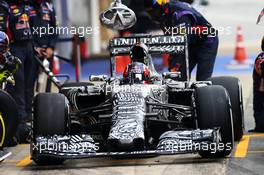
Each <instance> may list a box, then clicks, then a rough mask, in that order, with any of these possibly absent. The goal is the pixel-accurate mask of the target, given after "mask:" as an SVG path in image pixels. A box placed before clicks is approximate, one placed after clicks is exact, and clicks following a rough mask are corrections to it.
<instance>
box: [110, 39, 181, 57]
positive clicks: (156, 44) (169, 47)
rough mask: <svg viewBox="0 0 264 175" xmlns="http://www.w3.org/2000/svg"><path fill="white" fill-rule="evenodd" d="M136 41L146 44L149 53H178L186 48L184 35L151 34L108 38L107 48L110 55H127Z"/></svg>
mask: <svg viewBox="0 0 264 175" xmlns="http://www.w3.org/2000/svg"><path fill="white" fill-rule="evenodd" d="M137 42H140V43H144V44H146V45H147V46H148V49H149V50H148V51H149V54H166V53H167V54H177V53H178V54H180V53H184V52H185V49H186V36H184V35H176V36H151V35H133V36H129V37H120V38H114V39H112V40H110V43H109V50H110V54H111V56H120V55H128V54H129V53H130V49H131V47H132V46H133V45H135V44H136V43H137Z"/></svg>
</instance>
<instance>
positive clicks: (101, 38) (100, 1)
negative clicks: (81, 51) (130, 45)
mask: <svg viewBox="0 0 264 175" xmlns="http://www.w3.org/2000/svg"><path fill="white" fill-rule="evenodd" d="M110 2H111V0H55V1H54V5H55V8H56V11H57V18H58V21H59V25H60V26H63V27H72V26H74V27H92V30H93V32H91V33H90V34H86V35H85V38H86V40H87V45H88V48H89V54H92V55H93V54H101V53H102V51H105V49H106V48H107V43H108V40H109V38H111V37H113V36H114V35H115V33H114V32H112V31H111V30H108V29H106V28H104V27H102V26H101V25H100V21H99V14H100V12H101V11H102V10H103V9H106V8H107V7H108V6H109V4H110ZM60 37H71V35H61V36H60ZM57 50H58V53H59V54H60V55H62V56H64V57H68V58H69V57H70V56H71V50H72V49H71V43H59V44H58V45H57Z"/></svg>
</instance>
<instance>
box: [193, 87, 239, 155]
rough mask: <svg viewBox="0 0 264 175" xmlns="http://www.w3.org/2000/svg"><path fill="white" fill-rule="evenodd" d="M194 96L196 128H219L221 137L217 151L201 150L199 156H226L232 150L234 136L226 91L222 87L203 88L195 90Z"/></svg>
mask: <svg viewBox="0 0 264 175" xmlns="http://www.w3.org/2000/svg"><path fill="white" fill-rule="evenodd" d="M194 95H195V104H196V113H197V121H198V128H199V129H213V128H220V135H221V141H220V143H219V145H216V146H217V148H219V149H214V150H212V149H207V150H206V149H205V150H204V149H202V150H200V152H199V154H200V155H201V156H202V157H206V158H218V157H225V156H228V155H229V154H230V153H231V151H232V148H233V144H234V142H233V140H234V135H233V124H232V114H231V107H230V99H229V96H228V94H227V92H226V90H225V89H224V88H223V87H222V86H205V87H200V88H197V89H196V91H195V94H194ZM210 146H211V145H210ZM220 147H221V148H220Z"/></svg>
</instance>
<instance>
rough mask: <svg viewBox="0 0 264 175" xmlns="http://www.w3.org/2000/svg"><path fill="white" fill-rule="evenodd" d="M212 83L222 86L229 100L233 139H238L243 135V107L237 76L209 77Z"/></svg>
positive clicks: (240, 87)
mask: <svg viewBox="0 0 264 175" xmlns="http://www.w3.org/2000/svg"><path fill="white" fill-rule="evenodd" d="M208 80H209V81H211V82H212V84H213V85H220V86H223V87H224V88H225V89H226V90H227V92H228V94H229V96H230V100H231V105H232V112H233V126H234V139H235V141H239V140H240V139H241V138H242V137H243V133H244V130H245V126H244V108H243V93H242V86H241V83H240V81H239V79H238V78H235V77H224V76H223V77H213V78H209V79H208Z"/></svg>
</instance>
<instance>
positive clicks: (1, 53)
mask: <svg viewBox="0 0 264 175" xmlns="http://www.w3.org/2000/svg"><path fill="white" fill-rule="evenodd" d="M8 49H9V38H8V36H7V35H6V34H5V33H4V32H1V31H0V64H1V65H2V64H4V63H5V62H6V58H5V53H7V51H8Z"/></svg>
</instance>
